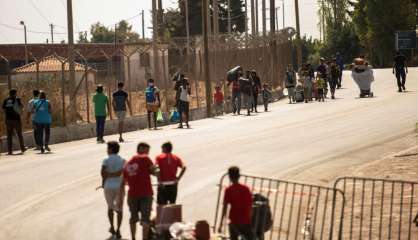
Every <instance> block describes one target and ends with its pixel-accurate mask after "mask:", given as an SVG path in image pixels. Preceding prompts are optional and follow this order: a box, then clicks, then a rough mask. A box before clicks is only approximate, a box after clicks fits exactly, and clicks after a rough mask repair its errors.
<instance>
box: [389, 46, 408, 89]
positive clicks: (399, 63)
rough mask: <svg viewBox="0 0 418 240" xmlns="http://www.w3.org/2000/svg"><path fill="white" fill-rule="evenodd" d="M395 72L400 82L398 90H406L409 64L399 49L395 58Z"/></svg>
mask: <svg viewBox="0 0 418 240" xmlns="http://www.w3.org/2000/svg"><path fill="white" fill-rule="evenodd" d="M392 71H393V74H395V75H396V80H397V82H398V91H399V92H402V91H405V90H406V87H405V83H406V74H407V73H408V66H407V64H406V57H405V55H403V54H402V53H400V52H399V51H397V52H396V55H395V57H394V58H393V70H392Z"/></svg>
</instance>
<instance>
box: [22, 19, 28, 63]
mask: <svg viewBox="0 0 418 240" xmlns="http://www.w3.org/2000/svg"><path fill="white" fill-rule="evenodd" d="M20 25H23V34H24V37H25V64H28V62H29V58H28V36H27V32H26V24H25V22H24V21H20Z"/></svg>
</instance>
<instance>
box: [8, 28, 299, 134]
mask: <svg viewBox="0 0 418 240" xmlns="http://www.w3.org/2000/svg"><path fill="white" fill-rule="evenodd" d="M290 37H291V34H289V33H288V31H283V32H280V33H277V34H276V35H275V38H274V40H275V41H276V43H277V45H276V47H275V48H273V47H272V45H271V42H272V39H273V38H271V37H265V38H263V37H252V36H246V35H221V36H218V37H216V38H214V37H213V38H211V39H210V44H209V46H210V48H209V49H210V52H209V54H210V61H211V62H210V63H209V69H210V72H211V78H212V79H211V83H212V86H213V87H215V85H219V86H223V87H224V90H225V95H226V96H228V92H229V90H228V89H227V87H226V84H225V73H226V72H227V71H228V70H229V69H231V68H232V67H235V66H237V65H239V66H242V67H243V68H244V70H256V71H257V72H258V74H259V76H260V77H261V80H262V82H263V83H267V84H269V86H271V87H272V88H279V87H281V85H282V81H281V80H282V77H279V78H278V79H273V70H272V69H274V68H273V67H272V66H273V64H274V62H276V64H277V66H276V68H275V69H277V71H278V72H279V73H278V76H283V74H284V71H285V66H286V65H287V64H289V63H291V52H292V51H291V42H290V40H289V39H290ZM58 46H59V45H42V46H40V45H29V46H28V47H27V51H28V56H29V61H30V63H29V64H27V65H24V66H21V65H22V62H21V61H20V64H16V61H15V62H13V61H14V60H13V59H12V58H13V56H10V55H11V53H8V54H9V56H8V55H7V54H5V53H2V52H1V51H0V86H1V88H0V89H1V90H0V98H1V100H3V99H5V98H6V97H7V95H8V89H9V88H16V89H17V90H18V95H19V97H21V98H22V101H23V103H24V104H26V103H27V102H28V101H29V100H30V99H31V98H32V90H34V89H40V90H44V91H45V92H46V93H47V97H48V99H49V100H50V102H51V105H52V107H53V113H52V115H53V126H65V125H68V124H74V123H84V122H93V121H94V106H93V103H92V97H93V95H94V93H95V89H96V85H97V84H102V85H103V86H104V89H105V94H106V95H107V96H108V97H109V98H110V101H111V100H112V99H111V98H112V93H113V92H114V91H116V90H117V83H118V82H124V83H125V90H126V91H127V92H128V93H129V99H130V102H131V105H132V110H133V115H134V116H135V115H141V114H144V113H145V112H146V108H145V96H144V90H145V87H146V83H147V80H148V79H149V78H153V79H155V81H156V85H157V87H158V88H159V89H160V90H161V101H162V108H161V109H162V111H165V112H168V111H171V109H172V108H173V107H174V105H175V92H174V83H173V78H174V76H175V75H176V74H177V73H180V72H181V73H183V74H185V75H186V76H187V77H188V79H189V82H190V84H191V88H192V94H191V99H192V100H191V107H192V108H198V107H202V106H205V101H206V98H205V87H204V86H205V85H204V73H203V69H204V68H203V66H204V64H205V63H204V62H203V59H204V58H203V41H202V39H201V38H200V37H196V38H190V39H189V41H187V39H186V38H176V39H172V40H171V41H169V42H158V43H155V44H153V43H151V42H144V43H138V44H114V45H113V44H83V45H76V46H75V50H74V51H75V59H76V67H75V68H76V71H75V81H74V82H69V72H68V68H69V67H68V61H67V58H66V57H67V55H68V49H67V47H66V45H61V48H58ZM272 49H276V50H277V56H278V57H277V59H273V56H274V55H273V51H272ZM12 55H13V53H12ZM15 65H20V67H18V68H13V67H15ZM114 116H115V114H114V113H113V112H110V114H109V118H111V119H112V118H114ZM23 122H24V129H26V130H27V129H31V124H30V121H28V117H27V115H26V114H24V116H23ZM4 125H5V124H4V114H1V116H0V135H4V134H5V126H4Z"/></svg>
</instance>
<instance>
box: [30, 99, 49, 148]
mask: <svg viewBox="0 0 418 240" xmlns="http://www.w3.org/2000/svg"><path fill="white" fill-rule="evenodd" d="M33 114H34V117H33V120H34V122H35V126H36V143H37V144H38V145H39V146H38V147H39V149H40V150H41V153H44V152H45V150H46V151H48V152H50V151H51V149H50V148H49V137H50V132H51V123H52V116H51V104H50V103H49V101H48V100H47V99H46V93H45V92H43V91H41V92H40V94H39V99H37V100H35V101H34V103H33Z"/></svg>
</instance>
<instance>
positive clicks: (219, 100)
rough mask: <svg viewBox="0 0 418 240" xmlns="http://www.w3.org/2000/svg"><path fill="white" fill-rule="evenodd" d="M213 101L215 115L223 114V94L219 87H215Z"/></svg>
mask: <svg viewBox="0 0 418 240" xmlns="http://www.w3.org/2000/svg"><path fill="white" fill-rule="evenodd" d="M213 100H214V101H213V102H214V103H215V115H216V116H218V115H223V114H224V94H223V93H222V91H221V87H220V86H217V87H215V94H214V95H213Z"/></svg>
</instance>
